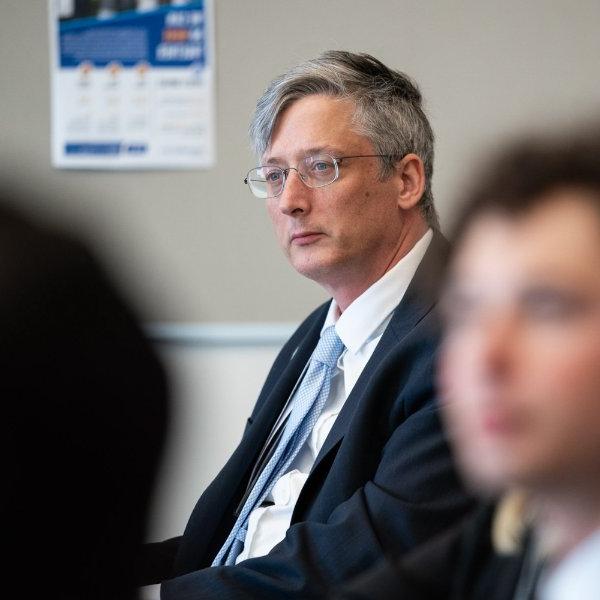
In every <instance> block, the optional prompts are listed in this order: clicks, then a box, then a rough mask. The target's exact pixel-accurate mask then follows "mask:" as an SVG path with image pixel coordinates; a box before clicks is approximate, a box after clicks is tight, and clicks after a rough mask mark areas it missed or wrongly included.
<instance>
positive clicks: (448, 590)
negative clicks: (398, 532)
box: [331, 506, 527, 600]
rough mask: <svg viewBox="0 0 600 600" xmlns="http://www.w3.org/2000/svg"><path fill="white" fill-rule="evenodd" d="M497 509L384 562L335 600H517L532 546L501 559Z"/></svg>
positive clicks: (483, 511) (480, 513)
mask: <svg viewBox="0 0 600 600" xmlns="http://www.w3.org/2000/svg"><path fill="white" fill-rule="evenodd" d="M493 510H494V509H493V507H492V506H482V508H481V509H480V510H478V511H475V512H474V513H472V514H471V515H469V516H468V517H467V518H466V519H465V520H464V521H463V522H461V523H459V524H457V525H455V526H453V527H452V528H450V529H449V530H448V531H446V532H444V533H443V534H440V535H438V536H436V537H435V538H433V539H431V540H429V541H428V542H426V543H425V544H423V545H422V546H420V547H419V548H417V549H415V550H414V551H412V552H410V553H409V554H407V555H405V556H403V557H402V558H400V559H399V560H395V561H391V560H385V561H382V563H380V564H379V565H377V566H376V567H375V568H373V569H371V570H369V571H368V572H366V573H364V574H362V575H360V576H359V577H357V578H356V579H355V580H354V581H352V582H350V583H348V584H347V585H345V586H343V587H342V588H340V590H338V592H337V593H335V594H332V595H331V598H332V600H333V599H335V600H396V599H407V600H513V598H514V594H515V589H516V586H517V581H518V579H519V574H520V571H521V569H522V567H523V560H524V554H525V551H526V550H525V549H526V547H527V544H525V545H524V548H523V551H522V552H520V553H518V554H514V555H500V554H498V553H497V552H495V550H494V549H493V546H492V541H491V536H490V532H491V522H492V517H493Z"/></svg>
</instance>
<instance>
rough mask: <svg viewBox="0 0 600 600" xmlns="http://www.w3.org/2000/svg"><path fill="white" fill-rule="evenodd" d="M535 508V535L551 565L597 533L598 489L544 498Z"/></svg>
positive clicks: (599, 505) (599, 517)
mask: <svg viewBox="0 0 600 600" xmlns="http://www.w3.org/2000/svg"><path fill="white" fill-rule="evenodd" d="M590 483H591V482H590ZM536 504H537V506H538V508H539V513H538V516H537V518H536V534H537V537H538V539H539V541H540V544H541V546H542V549H543V550H544V551H545V552H547V553H548V555H549V557H550V560H551V562H559V561H560V560H561V559H562V558H564V556H565V555H566V554H567V553H568V552H570V551H571V550H573V548H575V547H576V546H577V545H578V544H579V543H581V542H582V541H583V540H584V539H585V538H586V537H588V536H589V535H591V534H592V533H594V532H595V531H598V530H600V489H597V490H595V489H592V490H590V489H587V490H585V491H583V492H572V493H569V492H564V491H561V492H558V493H556V494H555V495H552V496H550V495H547V494H545V495H544V498H543V499H540V500H539V502H536Z"/></svg>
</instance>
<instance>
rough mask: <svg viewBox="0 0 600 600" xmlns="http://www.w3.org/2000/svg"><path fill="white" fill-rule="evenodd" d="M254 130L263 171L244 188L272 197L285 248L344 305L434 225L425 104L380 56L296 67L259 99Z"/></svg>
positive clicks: (335, 56) (339, 56)
mask: <svg viewBox="0 0 600 600" xmlns="http://www.w3.org/2000/svg"><path fill="white" fill-rule="evenodd" d="M250 131H251V137H252V140H253V144H254V147H255V150H256V152H257V154H258V155H259V156H260V159H259V161H260V163H261V165H263V166H262V167H260V168H259V169H257V170H255V171H252V172H251V173H249V177H248V179H247V181H249V182H250V184H253V183H255V182H260V185H263V184H264V186H265V189H267V191H266V192H265V196H264V197H267V208H268V211H269V215H270V217H271V219H272V221H273V225H274V228H275V232H276V234H277V238H278V241H279V244H280V246H281V247H282V249H283V251H284V253H285V254H286V255H287V257H288V259H289V261H290V263H291V264H292V266H293V267H294V268H295V269H296V270H297V271H298V272H299V273H301V274H302V275H305V276H306V277H309V278H311V279H313V280H315V281H317V283H319V284H321V285H322V286H323V287H325V288H326V289H327V290H328V292H329V293H331V294H332V295H333V296H334V297H335V298H336V300H338V304H340V306H342V307H343V305H344V304H348V303H350V302H351V301H352V300H353V299H354V298H356V297H357V296H358V295H360V293H362V292H363V291H364V290H365V289H367V288H368V287H369V286H370V285H371V284H372V283H374V282H375V281H377V280H378V279H379V278H380V277H381V276H382V275H383V274H384V273H385V272H386V271H387V270H389V269H390V268H391V267H392V266H394V264H396V263H397V262H398V260H400V258H402V256H404V255H405V254H406V253H407V252H408V251H409V250H410V249H411V248H412V246H413V245H414V243H415V242H416V241H417V240H418V239H420V237H421V236H422V235H423V233H424V232H425V231H426V229H427V223H429V224H432V225H436V224H437V217H436V215H435V211H434V209H433V204H432V198H431V190H430V186H429V182H430V178H431V172H432V161H433V134H432V132H431V128H430V126H429V123H428V122H427V119H426V117H425V115H424V113H423V111H422V109H421V95H420V93H419V91H418V89H417V87H416V86H415V85H414V83H412V82H411V81H410V79H409V78H408V77H407V76H406V75H404V74H402V73H399V72H396V71H391V70H390V69H388V68H387V67H386V66H385V65H383V64H382V63H380V62H379V61H378V60H376V59H374V58H373V57H371V56H368V55H355V54H351V53H349V52H327V53H325V54H323V55H322V56H320V57H319V58H317V59H315V60H311V61H308V62H306V63H303V64H302V65H299V66H298V67H295V68H294V69H291V70H290V71H289V72H288V73H286V74H284V75H283V76H281V77H279V78H277V79H276V80H274V81H273V82H272V83H271V85H270V86H269V88H268V89H267V91H266V92H265V94H264V95H263V96H262V98H261V99H260V100H259V101H258V105H257V109H256V113H255V116H254V119H253V121H252V124H251V127H250ZM330 175H331V176H330ZM321 181H324V184H323V185H321ZM281 182H285V185H284V187H283V190H282V189H281V186H280V185H278V184H279V183H281ZM271 184H272V186H273V187H275V186H276V185H277V190H276V191H273V192H271V191H270V190H268V187H269V185H271ZM269 194H271V195H269Z"/></svg>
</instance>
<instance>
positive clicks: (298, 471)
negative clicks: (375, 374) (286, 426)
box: [236, 230, 433, 563]
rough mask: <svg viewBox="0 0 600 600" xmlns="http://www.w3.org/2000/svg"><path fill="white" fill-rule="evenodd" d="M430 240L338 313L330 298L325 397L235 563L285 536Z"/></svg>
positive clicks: (256, 514)
mask: <svg viewBox="0 0 600 600" xmlns="http://www.w3.org/2000/svg"><path fill="white" fill-rule="evenodd" d="M432 237H433V232H432V231H431V230H428V231H427V233H426V234H425V235H424V236H423V237H422V238H421V239H420V240H419V241H418V242H417V243H416V244H415V246H414V247H413V248H412V249H411V251H410V252H409V253H408V254H407V255H406V256H404V257H403V258H402V259H401V260H400V261H399V262H398V263H397V264H396V265H395V266H394V267H393V268H392V269H390V270H389V271H388V272H387V273H385V275H384V276H383V277H382V278H381V279H379V280H378V281H376V282H375V283H374V284H373V285H372V286H371V287H370V288H368V289H367V290H366V291H365V292H363V293H362V294H361V295H360V296H359V297H358V298H356V300H354V302H352V304H350V306H348V308H347V309H346V310H345V311H344V312H343V313H342V314H341V315H340V314H339V308H338V306H337V304H336V302H335V300H332V302H331V304H330V306H329V312H328V313H327V317H326V318H325V323H324V325H323V329H325V328H326V327H329V326H330V325H333V324H334V323H335V330H336V332H337V334H338V335H339V337H340V339H341V340H342V342H343V343H344V346H345V349H344V351H343V352H342V354H341V356H340V358H339V359H338V362H337V368H336V370H335V371H334V374H333V376H332V380H331V388H330V391H329V398H328V399H327V401H326V402H325V406H324V407H323V411H322V412H321V415H320V416H319V418H318V419H317V422H316V424H315V426H314V428H313V430H312V432H311V434H310V435H309V437H308V439H307V441H306V442H305V444H304V446H303V447H302V448H301V449H300V452H299V453H298V455H297V456H296V458H295V459H294V462H293V463H292V464H291V465H290V470H289V471H288V472H287V473H285V474H284V475H283V476H282V477H280V478H279V480H278V481H277V483H276V484H275V485H274V487H273V489H272V491H271V493H270V495H269V496H268V498H267V500H269V501H270V502H273V504H272V505H269V506H261V507H259V508H256V509H254V510H253V511H252V512H251V513H250V517H249V519H248V533H247V534H246V541H245V544H244V549H243V550H242V552H241V553H240V554H239V556H238V557H237V560H236V563H239V562H240V561H242V560H246V559H247V558H253V557H256V556H264V555H265V554H268V553H269V552H270V551H271V549H272V548H273V547H274V546H275V545H277V544H278V543H279V542H281V541H282V540H283V538H284V537H285V533H286V531H287V529H288V527H289V526H290V522H291V519H292V513H293V511H294V507H295V506H296V502H297V500H298V497H299V496H300V492H301V490H302V487H303V486H304V483H305V482H306V480H307V479H308V475H309V473H310V470H311V468H312V466H313V464H314V462H315V459H316V457H317V455H318V454H319V451H320V450H321V447H322V446H323V443H324V442H325V439H326V438H327V435H328V434H329V432H330V430H331V428H332V427H333V424H334V423H335V420H336V419H337V416H338V415H339V413H340V411H341V410H342V407H343V406H344V403H345V402H346V398H348V395H349V394H350V392H351V391H352V388H353V387H354V384H355V383H356V381H357V380H358V378H359V377H360V374H361V373H362V370H363V368H364V367H365V365H366V364H367V362H368V361H369V359H370V358H371V355H372V354H373V351H374V350H375V347H376V346H377V344H378V343H379V340H380V339H381V336H382V334H383V332H384V330H385V328H386V327H387V325H388V323H389V322H390V320H391V318H392V313H393V311H394V309H395V308H396V306H397V305H398V303H399V302H400V300H401V299H402V297H403V296H404V293H405V292H406V289H407V288H408V285H409V284H410V282H411V280H412V278H413V276H414V274H415V271H416V270H417V267H418V266H419V263H420V262H421V260H422V259H423V256H424V255H425V252H426V250H427V248H428V246H429V244H430V242H431V238H432ZM293 401H294V398H292V401H291V402H290V403H289V406H288V409H287V410H288V411H290V410H291V405H292V404H293ZM284 415H285V413H284Z"/></svg>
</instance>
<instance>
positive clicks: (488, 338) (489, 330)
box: [478, 315, 519, 377]
mask: <svg viewBox="0 0 600 600" xmlns="http://www.w3.org/2000/svg"><path fill="white" fill-rule="evenodd" d="M518 340H519V331H518V327H517V324H516V323H515V320H514V318H513V317H512V316H510V315H502V316H500V315H490V316H489V317H488V318H486V319H485V322H484V323H482V326H481V330H480V335H479V344H478V346H479V348H478V354H479V359H480V361H481V362H482V364H483V368H484V370H485V371H486V373H487V374H488V376H491V377H498V376H500V377H501V376H503V375H505V374H506V373H507V371H508V370H509V369H510V367H511V364H512V362H513V358H514V351H515V348H516V347H517V346H518V343H519V341H518Z"/></svg>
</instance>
